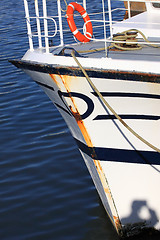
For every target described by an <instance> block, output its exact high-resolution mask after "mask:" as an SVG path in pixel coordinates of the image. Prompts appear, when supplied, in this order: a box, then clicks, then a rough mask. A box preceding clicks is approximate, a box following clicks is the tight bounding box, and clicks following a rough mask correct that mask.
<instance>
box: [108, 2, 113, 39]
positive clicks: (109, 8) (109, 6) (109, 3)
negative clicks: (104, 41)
mask: <svg viewBox="0 0 160 240" xmlns="http://www.w3.org/2000/svg"><path fill="white" fill-rule="evenodd" d="M108 13H109V26H110V35H111V37H113V31H112V9H111V0H108Z"/></svg>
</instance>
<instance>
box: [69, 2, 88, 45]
mask: <svg viewBox="0 0 160 240" xmlns="http://www.w3.org/2000/svg"><path fill="white" fill-rule="evenodd" d="M74 11H78V12H79V13H80V14H81V16H82V18H83V20H84V22H85V23H86V34H85V35H86V36H87V37H88V38H91V37H92V35H93V29H92V23H91V20H90V18H89V16H88V14H87V12H86V10H85V9H84V8H83V7H82V6H81V5H79V4H78V3H76V2H71V3H70V4H69V5H68V7H67V13H66V15H67V22H68V25H69V28H70V30H71V31H72V33H73V34H74V36H75V37H76V38H77V39H78V40H79V41H80V42H89V41H90V39H88V38H87V37H86V36H85V35H83V34H82V33H80V32H79V31H78V29H77V27H76V24H75V22H74V18H73V13H74Z"/></svg>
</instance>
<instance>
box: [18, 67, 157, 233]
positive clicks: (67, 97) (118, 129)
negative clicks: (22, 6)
mask: <svg viewBox="0 0 160 240" xmlns="http://www.w3.org/2000/svg"><path fill="white" fill-rule="evenodd" d="M19 67H20V66H19ZM21 67H22V68H25V72H26V73H27V74H28V75H30V76H31V77H32V78H33V79H34V80H35V81H36V82H37V83H38V84H39V85H40V86H41V87H42V88H43V89H44V91H45V92H46V94H47V95H48V96H49V98H50V99H51V100H52V102H53V103H54V104H55V105H56V107H57V108H58V110H59V111H60V113H61V114H62V116H63V118H64V119H65V121H66V123H67V125H68V127H69V129H70V131H71V133H72V135H73V137H74V139H75V141H76V142H77V145H78V147H79V149H80V152H81V153H82V156H83V158H84V161H85V163H86V165H87V167H88V170H89V172H90V174H91V176H92V179H93V181H94V184H95V186H96V188H97V191H98V193H99V195H100V197H101V200H102V203H103V205H104V208H105V209H106V211H107V213H108V215H109V217H110V219H111V221H112V222H113V225H114V226H115V228H116V229H117V231H118V232H119V234H123V233H124V231H125V229H127V234H128V235H130V234H131V235H132V230H133V229H132V226H134V229H135V226H136V229H142V228H143V227H144V226H145V227H153V228H155V229H160V208H159V206H160V188H159V183H160V155H159V153H157V152H155V151H154V150H152V149H151V148H150V147H148V146H147V145H145V144H144V143H143V142H141V141H140V140H139V139H138V138H136V137H135V136H133V135H132V134H131V133H130V132H129V131H128V130H127V129H126V128H125V127H124V126H123V125H122V124H121V123H120V122H119V121H118V120H117V119H115V117H114V116H113V114H112V113H110V111H109V110H108V109H107V108H106V107H105V106H104V105H103V104H102V102H101V101H100V99H99V98H98V96H97V95H96V94H95V93H94V91H93V89H92V88H91V86H90V85H89V83H88V82H87V80H86V78H85V77H83V76H78V75H79V74H77V76H76V70H75V69H74V70H73V69H72V73H70V74H67V75H65V74H61V73H60V74H59V75H58V74H55V73H50V72H52V71H51V70H50V71H48V72H49V73H47V70H44V69H43V70H42V65H41V66H40V68H41V69H40V70H38V69H35V70H34V67H32V70H31V67H24V66H21ZM27 68H28V70H27ZM52 70H53V72H54V69H52ZM59 72H60V68H59ZM110 76H111V78H105V77H103V74H102V78H101V77H100V75H99V76H98V77H91V80H92V81H93V83H94V84H95V86H96V87H97V88H98V90H99V91H100V92H101V94H102V95H103V97H104V98H105V99H106V100H107V101H108V102H109V104H110V105H111V106H112V107H113V108H114V110H115V111H116V112H117V113H118V114H119V115H120V116H121V117H122V118H123V119H124V120H125V122H126V123H127V124H128V125H129V126H130V127H132V128H133V129H134V131H136V132H137V133H138V134H139V135H141V136H142V137H143V138H144V139H146V140H147V141H148V142H150V143H152V144H153V145H155V146H156V147H159V142H160V108H159V105H160V83H155V82H154V83H153V82H152V81H148V80H146V81H139V80H134V74H133V76H132V77H133V79H129V80H126V79H123V78H122V79H120V77H119V78H117V79H116V78H114V74H110ZM136 77H137V75H135V79H136ZM140 78H141V76H140Z"/></svg>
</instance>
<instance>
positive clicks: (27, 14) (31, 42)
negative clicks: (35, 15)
mask: <svg viewBox="0 0 160 240" xmlns="http://www.w3.org/2000/svg"><path fill="white" fill-rule="evenodd" d="M24 8H25V15H26V22H27V30H28V39H29V47H30V50H31V51H33V50H34V48H33V40H32V30H31V24H30V17H29V9H28V2H27V0H24Z"/></svg>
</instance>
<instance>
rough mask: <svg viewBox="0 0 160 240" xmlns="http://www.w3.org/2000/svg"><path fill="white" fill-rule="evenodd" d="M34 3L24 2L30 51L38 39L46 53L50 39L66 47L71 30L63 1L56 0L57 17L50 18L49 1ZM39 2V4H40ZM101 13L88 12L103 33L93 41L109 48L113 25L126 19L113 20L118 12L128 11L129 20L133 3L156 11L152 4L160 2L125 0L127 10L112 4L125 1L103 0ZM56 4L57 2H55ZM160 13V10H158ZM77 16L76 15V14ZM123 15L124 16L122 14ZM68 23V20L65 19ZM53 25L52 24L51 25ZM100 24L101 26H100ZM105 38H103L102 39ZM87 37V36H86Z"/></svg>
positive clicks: (84, 4)
mask: <svg viewBox="0 0 160 240" xmlns="http://www.w3.org/2000/svg"><path fill="white" fill-rule="evenodd" d="M33 1H34V16H30V12H29V4H30V3H31V2H32V3H33ZM33 1H31V0H30V1H28V0H24V7H25V16H26V22H27V30H28V38H29V46H30V50H31V51H34V49H35V44H34V41H33V38H37V41H38V48H40V49H45V51H46V53H49V52H50V41H49V39H53V38H54V37H55V36H58V35H59V36H58V37H59V44H57V45H58V46H63V45H64V33H65V32H67V34H69V33H70V30H69V28H68V25H67V27H66V28H65V27H64V25H65V24H64V22H63V19H65V13H63V12H64V11H62V1H61V0H56V5H57V6H56V7H57V8H56V15H55V16H54V17H52V16H48V14H47V4H46V1H47V0H33ZM38 1H39V2H38ZM101 1H102V2H101V4H102V6H101V11H100V12H98V13H93V12H92V11H91V9H89V8H88V9H87V12H88V13H89V16H90V18H91V22H92V24H93V25H94V26H93V28H94V29H96V28H99V29H101V32H100V33H99V35H100V36H101V37H100V38H97V39H96V37H95V33H94V37H93V38H92V39H91V40H94V41H104V42H105V46H106V48H107V42H111V41H112V40H111V39H112V36H113V25H114V24H115V23H116V22H118V20H120V21H122V20H123V19H124V17H122V19H118V20H117V19H116V20H114V19H113V15H114V14H115V13H116V12H118V11H122V12H123V13H124V14H125V12H126V11H127V12H128V18H130V17H131V12H132V9H131V7H130V6H131V2H140V3H142V2H143V3H146V9H147V10H148V9H151V10H152V9H155V7H154V6H153V4H152V3H155V2H156V3H159V4H160V0H158V1H157V0H154V1H153V0H125V2H127V6H128V7H127V8H125V7H124V5H123V4H121V6H118V7H112V5H111V3H113V5H114V4H115V2H123V0H113V1H112V0H101ZM39 3H41V8H42V9H41V12H42V14H41V15H42V16H40V9H39ZM54 3H55V1H54ZM65 3H66V1H65ZM82 4H83V7H84V8H85V9H86V7H87V4H88V2H86V0H83V3H82ZM158 10H159V11H160V8H159V9H158ZM75 15H76V14H75ZM122 15H123V14H122ZM97 16H98V18H99V19H98V20H97ZM33 20H34V21H35V22H34V25H36V27H35V26H34V27H35V28H36V31H35V32H34V31H33V29H32V28H33V27H32V23H31V22H32V21H33ZM65 21H66V19H65ZM66 22H67V21H66ZM51 23H52V24H51ZM98 24H99V25H98ZM48 25H52V27H54V30H52V34H51V33H50V31H49V29H48ZM81 29H83V32H84V34H85V24H84V26H83V28H81ZM102 36H103V37H102ZM86 37H87V36H86Z"/></svg>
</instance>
